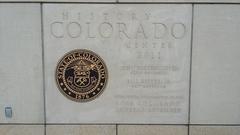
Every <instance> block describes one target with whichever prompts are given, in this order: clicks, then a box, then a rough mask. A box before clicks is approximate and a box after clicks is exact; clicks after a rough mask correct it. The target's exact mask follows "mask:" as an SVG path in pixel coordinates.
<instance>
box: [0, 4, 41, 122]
mask: <svg viewBox="0 0 240 135" xmlns="http://www.w3.org/2000/svg"><path fill="white" fill-rule="evenodd" d="M0 18H1V19H0V63H1V64H0V82H1V87H0V91H1V94H0V95H1V96H0V123H43V121H44V107H43V72H42V43H41V12H40V4H13V3H12V4H3V3H1V4H0ZM5 113H6V114H5Z"/></svg>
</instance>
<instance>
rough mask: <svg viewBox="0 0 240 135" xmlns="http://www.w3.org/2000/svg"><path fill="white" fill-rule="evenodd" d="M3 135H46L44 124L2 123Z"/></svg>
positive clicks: (0, 132)
mask: <svg viewBox="0 0 240 135" xmlns="http://www.w3.org/2000/svg"><path fill="white" fill-rule="evenodd" d="M0 134H1V135H44V126H43V125H0Z"/></svg>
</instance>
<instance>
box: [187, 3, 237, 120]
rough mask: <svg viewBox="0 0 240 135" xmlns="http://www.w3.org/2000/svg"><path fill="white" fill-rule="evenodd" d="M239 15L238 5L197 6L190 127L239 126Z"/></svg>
mask: <svg viewBox="0 0 240 135" xmlns="http://www.w3.org/2000/svg"><path fill="white" fill-rule="evenodd" d="M239 12H240V6H239V5H195V8H194V30H193V52H192V55H193V59H192V89H191V93H192V94H191V113H190V114H191V123H197V124H240V115H239V114H240V98H239V95H240V91H239V89H240V83H239V80H240V70H239V69H240V64H239V58H240V53H239V51H240V46H239V42H240V38H239V35H240V30H239V29H240V25H239V22H240V14H238V13H239Z"/></svg>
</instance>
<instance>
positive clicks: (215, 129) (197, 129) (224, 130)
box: [189, 126, 240, 135]
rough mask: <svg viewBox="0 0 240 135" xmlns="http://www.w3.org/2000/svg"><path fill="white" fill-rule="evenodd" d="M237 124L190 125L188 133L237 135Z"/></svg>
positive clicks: (238, 131)
mask: <svg viewBox="0 0 240 135" xmlns="http://www.w3.org/2000/svg"><path fill="white" fill-rule="evenodd" d="M239 133H240V127H239V126H190V134H189V135H239Z"/></svg>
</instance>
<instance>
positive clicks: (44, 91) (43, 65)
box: [40, 3, 47, 135]
mask: <svg viewBox="0 0 240 135" xmlns="http://www.w3.org/2000/svg"><path fill="white" fill-rule="evenodd" d="M40 8H41V36H42V37H41V39H42V68H43V69H42V72H43V73H42V74H43V103H44V135H46V134H47V133H46V85H45V79H46V78H45V59H44V27H43V4H42V3H40Z"/></svg>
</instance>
